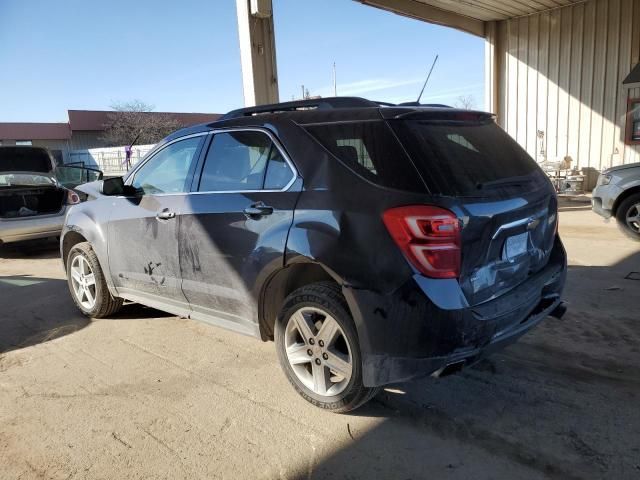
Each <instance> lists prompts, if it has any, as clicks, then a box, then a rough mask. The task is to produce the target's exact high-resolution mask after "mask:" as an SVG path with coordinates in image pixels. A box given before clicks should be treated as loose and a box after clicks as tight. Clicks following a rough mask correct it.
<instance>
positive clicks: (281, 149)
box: [189, 127, 298, 195]
mask: <svg viewBox="0 0 640 480" xmlns="http://www.w3.org/2000/svg"><path fill="white" fill-rule="evenodd" d="M211 132H212V133H213V134H214V135H216V134H218V133H230V132H231V133H232V132H260V133H264V134H266V135H267V137H269V139H270V140H271V142H272V143H273V144H274V145H275V147H276V148H277V149H278V152H280V155H282V158H284V161H285V162H286V163H287V165H288V166H289V170H291V174H292V175H291V180H289V182H288V183H287V184H286V185H285V186H284V187H282V188H281V189H279V190H273V189H269V190H267V189H264V188H263V189H259V190H205V191H202V192H199V191H196V192H189V194H190V195H204V194H211V193H260V192H267V193H269V192H272V193H274V192H286V191H287V190H289V189H290V188H291V186H292V185H293V184H294V183H295V181H296V180H297V179H298V170H297V169H296V167H295V165H294V164H293V162H292V161H291V158H289V155H288V154H287V152H285V150H284V147H283V146H282V144H281V143H280V140H278V139H277V138H276V136H275V135H274V134H273V133H272V132H271V131H270V130H269V129H268V128H264V127H227V128H218V129H214V130H212V131H211ZM209 148H211V145H210V146H209ZM207 153H208V152H207ZM204 161H205V162H206V161H207V157H206V155H205V159H204ZM268 166H269V164H268V162H267V166H266V167H265V168H268ZM203 170H204V165H203ZM201 173H202V172H201Z"/></svg>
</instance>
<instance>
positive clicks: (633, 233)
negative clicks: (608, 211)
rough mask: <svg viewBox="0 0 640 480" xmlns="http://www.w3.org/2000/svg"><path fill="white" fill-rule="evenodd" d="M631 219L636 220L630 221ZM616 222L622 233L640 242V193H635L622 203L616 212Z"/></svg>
mask: <svg viewBox="0 0 640 480" xmlns="http://www.w3.org/2000/svg"><path fill="white" fill-rule="evenodd" d="M630 217H635V220H632V221H630V220H629V218H630ZM616 220H617V223H618V227H619V228H620V231H622V233H624V234H625V235H626V236H627V237H629V238H631V239H632V240H635V241H636V242H640V193H635V194H633V195H631V196H629V197H628V198H625V199H624V200H623V201H622V203H621V204H620V205H619V206H618V209H617V210H616Z"/></svg>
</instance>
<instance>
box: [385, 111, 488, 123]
mask: <svg viewBox="0 0 640 480" xmlns="http://www.w3.org/2000/svg"><path fill="white" fill-rule="evenodd" d="M380 113H381V114H382V117H383V118H385V119H387V120H391V119H395V120H424V121H427V122H437V123H440V122H446V123H488V122H492V121H495V119H496V116H495V115H494V114H493V113H488V112H479V111H475V110H458V109H453V108H433V107H431V108H404V109H403V108H381V109H380Z"/></svg>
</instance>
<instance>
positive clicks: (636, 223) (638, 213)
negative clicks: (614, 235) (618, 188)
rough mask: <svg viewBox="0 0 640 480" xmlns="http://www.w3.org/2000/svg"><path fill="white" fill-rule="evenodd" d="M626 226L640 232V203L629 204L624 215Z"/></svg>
mask: <svg viewBox="0 0 640 480" xmlns="http://www.w3.org/2000/svg"><path fill="white" fill-rule="evenodd" d="M625 222H626V223H627V226H628V227H629V228H630V229H631V230H633V231H634V232H635V233H640V203H636V204H635V205H631V207H630V208H629V209H628V210H627V213H626V215H625Z"/></svg>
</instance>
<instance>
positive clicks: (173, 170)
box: [131, 137, 202, 195]
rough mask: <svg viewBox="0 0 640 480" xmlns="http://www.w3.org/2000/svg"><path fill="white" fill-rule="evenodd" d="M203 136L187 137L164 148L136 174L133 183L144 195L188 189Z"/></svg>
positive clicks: (179, 191)
mask: <svg viewBox="0 0 640 480" xmlns="http://www.w3.org/2000/svg"><path fill="white" fill-rule="evenodd" d="M201 141H202V137H193V138H187V139H185V140H180V141H177V142H175V143H172V144H171V145H169V146H167V147H165V148H163V149H162V150H160V151H159V152H158V153H156V154H155V155H154V156H153V157H152V158H150V159H149V161H147V162H146V163H145V164H144V165H143V166H142V167H141V168H140V170H138V171H137V172H136V174H135V177H134V178H133V182H132V183H131V185H133V186H134V187H136V188H137V189H138V190H139V191H140V192H141V193H142V194H143V195H155V194H162V193H181V192H186V191H187V177H188V176H189V170H190V168H191V165H192V163H193V162H194V157H195V155H196V152H197V151H198V147H199V146H200V142H201Z"/></svg>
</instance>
